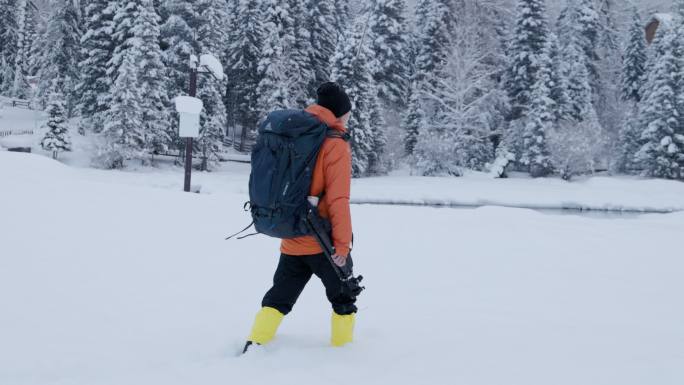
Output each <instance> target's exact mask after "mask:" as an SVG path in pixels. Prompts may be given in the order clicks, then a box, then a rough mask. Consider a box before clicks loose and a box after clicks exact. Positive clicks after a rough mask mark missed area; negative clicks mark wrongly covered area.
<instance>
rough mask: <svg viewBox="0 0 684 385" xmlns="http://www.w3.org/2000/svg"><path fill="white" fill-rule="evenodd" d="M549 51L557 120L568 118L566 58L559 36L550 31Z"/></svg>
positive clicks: (552, 95) (550, 85)
mask: <svg viewBox="0 0 684 385" xmlns="http://www.w3.org/2000/svg"><path fill="white" fill-rule="evenodd" d="M547 51H548V52H549V58H550V60H551V67H550V71H551V83H549V88H550V90H551V99H553V101H554V102H555V104H556V106H555V108H554V116H555V120H556V121H559V120H563V119H568V118H569V114H568V109H569V95H568V84H567V83H568V81H567V79H566V78H565V75H564V74H563V71H562V68H563V65H564V60H565V58H564V57H563V55H562V54H561V52H560V45H559V42H558V36H556V34H555V33H553V32H549V39H548V41H547Z"/></svg>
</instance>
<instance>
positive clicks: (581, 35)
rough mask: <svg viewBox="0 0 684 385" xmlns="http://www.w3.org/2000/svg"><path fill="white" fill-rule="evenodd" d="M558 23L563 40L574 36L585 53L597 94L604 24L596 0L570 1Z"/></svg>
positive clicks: (599, 80) (594, 93)
mask: <svg viewBox="0 0 684 385" xmlns="http://www.w3.org/2000/svg"><path fill="white" fill-rule="evenodd" d="M558 24H559V25H558V30H559V36H562V37H563V41H566V42H567V41H569V40H568V39H567V38H568V37H569V36H573V39H574V43H575V44H578V45H579V47H580V48H581V50H582V52H583V53H584V55H585V57H586V59H585V60H584V62H585V65H586V66H587V71H588V72H589V76H590V83H589V84H590V85H591V86H592V92H593V95H597V94H598V91H599V90H600V89H601V78H600V74H599V61H600V56H599V54H598V47H599V34H600V33H601V29H602V26H601V22H600V17H599V13H598V11H597V10H596V5H595V2H594V0H572V1H569V2H568V4H567V6H566V8H565V9H563V11H562V12H561V17H560V18H559V20H558ZM563 49H564V48H562V50H563Z"/></svg>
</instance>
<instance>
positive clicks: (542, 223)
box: [0, 152, 684, 385]
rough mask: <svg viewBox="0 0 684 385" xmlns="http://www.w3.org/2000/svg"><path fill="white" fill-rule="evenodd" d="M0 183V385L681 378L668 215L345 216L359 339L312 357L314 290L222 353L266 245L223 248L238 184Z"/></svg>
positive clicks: (682, 285)
mask: <svg viewBox="0 0 684 385" xmlns="http://www.w3.org/2000/svg"><path fill="white" fill-rule="evenodd" d="M231 167H238V166H237V165H236V166H231ZM0 175H1V176H2V180H1V181H0V202H2V205H1V206H0V384H3V385H4V384H11V385H14V384H41V385H45V384H84V385H85V384H87V385H95V384H117V385H121V384H141V385H142V384H144V385H149V384H164V385H173V384H298V385H307V384H316V385H318V384H348V383H350V382H354V383H359V384H469V385H476V384H491V385H500V384H506V385H514V384H521V385H523V384H524V385H534V384H540V385H542V384H543V385H548V384H554V385H562V384H568V385H578V384H601V385H606V384H615V385H618V384H619V385H630V384H635V385H636V384H658V385H670V384H672V385H675V384H677V385H679V384H681V383H683V382H684V349H682V346H684V310H683V309H682V306H681V293H682V292H684V280H682V276H683V275H684V260H683V259H682V243H681V236H682V233H683V232H684V213H676V214H668V215H655V214H654V215H643V216H639V217H635V218H628V219H610V220H596V219H591V218H584V217H576V216H553V215H544V214H540V213H537V212H535V211H531V210H523V209H512V208H495V207H485V208H480V209H473V210H451V209H435V208H424V207H390V206H382V207H379V206H367V205H362V206H353V208H352V211H353V218H354V228H355V233H356V235H357V236H356V240H357V242H356V250H355V254H354V255H355V262H356V265H357V271H358V272H360V273H362V274H363V275H365V276H366V278H367V281H366V285H367V287H368V290H367V291H366V292H364V294H363V295H362V297H361V298H360V301H359V307H360V312H359V315H358V323H357V330H356V342H355V343H353V344H351V345H350V346H347V347H345V348H342V349H335V348H331V347H329V346H328V345H327V342H328V338H329V316H330V309H329V305H328V304H327V303H326V301H325V297H324V293H323V288H322V285H321V284H320V283H318V282H317V281H315V280H313V281H312V282H311V283H310V284H309V287H308V288H307V290H305V292H304V294H303V295H302V298H301V299H300V301H299V303H298V304H297V306H296V307H295V309H294V311H293V313H291V315H289V316H288V317H287V318H286V320H285V321H284V323H283V325H282V327H281V330H280V333H279V335H278V337H277V339H276V340H275V341H274V343H273V344H271V345H268V346H266V347H265V349H263V350H262V351H257V352H255V353H256V354H253V355H250V356H247V357H237V356H236V352H237V351H238V350H239V348H240V347H241V344H242V343H243V341H244V337H245V336H246V334H247V333H248V331H249V327H250V325H251V322H252V319H253V317H254V314H255V313H256V311H257V310H258V308H259V302H260V300H261V297H262V295H263V294H264V292H265V290H266V289H267V288H268V285H269V281H270V279H271V275H272V273H273V270H274V268H275V264H276V261H277V259H276V257H277V255H276V251H277V241H275V240H272V239H268V238H264V237H253V238H250V239H246V240H243V241H230V242H226V241H224V240H223V238H224V236H225V235H226V234H227V233H229V232H231V231H233V230H236V229H239V228H241V226H242V225H244V224H246V221H247V220H248V218H247V217H246V216H245V214H244V213H243V212H242V210H241V203H242V202H243V201H244V200H245V194H244V191H245V190H244V185H242V184H244V181H245V180H244V175H243V173H242V172H240V171H239V170H238V172H234V171H232V170H230V169H229V170H227V171H223V172H221V173H215V174H198V175H197V179H198V180H199V181H200V182H202V183H203V184H204V185H206V186H207V187H206V188H205V190H208V191H207V192H208V193H205V194H200V195H197V194H185V193H182V192H180V191H178V190H179V189H180V188H179V187H180V184H181V180H179V178H180V173H179V172H176V173H172V172H171V171H168V170H167V171H159V172H152V171H148V172H145V173H126V172H104V171H96V170H87V169H77V168H69V167H66V166H64V165H61V164H59V163H57V162H54V161H51V160H49V159H47V158H44V157H40V156H36V155H24V154H11V153H6V152H0ZM231 175H232V176H233V179H229V176H231ZM172 176H173V178H172ZM172 179H173V183H172ZM219 180H220V181H219ZM521 183H522V182H521ZM357 186H358V184H357V185H355V186H354V188H356V187H357ZM658 194H659V192H657V191H654V192H653V194H651V195H658Z"/></svg>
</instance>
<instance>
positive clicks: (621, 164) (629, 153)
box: [613, 107, 643, 173]
mask: <svg viewBox="0 0 684 385" xmlns="http://www.w3.org/2000/svg"><path fill="white" fill-rule="evenodd" d="M637 118H638V115H637V111H636V107H635V108H634V109H632V110H631V111H630V112H629V113H628V115H627V118H626V119H625V123H624V125H623V127H622V129H621V130H620V132H619V133H618V143H617V149H616V159H615V161H614V165H613V166H614V168H615V169H616V170H617V171H618V172H623V173H630V172H633V171H634V170H636V169H637V168H638V167H639V165H638V164H637V163H636V162H635V154H636V153H637V152H638V151H639V149H640V148H641V133H642V132H643V130H642V129H640V127H639V121H638V119H637Z"/></svg>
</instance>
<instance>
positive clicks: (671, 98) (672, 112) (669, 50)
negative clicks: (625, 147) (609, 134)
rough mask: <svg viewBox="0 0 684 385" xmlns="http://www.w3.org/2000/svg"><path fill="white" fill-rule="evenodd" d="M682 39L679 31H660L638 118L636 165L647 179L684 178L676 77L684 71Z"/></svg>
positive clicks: (672, 29)
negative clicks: (638, 139) (638, 135)
mask: <svg viewBox="0 0 684 385" xmlns="http://www.w3.org/2000/svg"><path fill="white" fill-rule="evenodd" d="M680 39H681V37H680V36H679V34H678V32H677V29H676V28H663V29H661V30H660V31H658V34H657V36H656V39H655V41H654V42H653V45H654V49H653V50H652V56H651V58H650V59H649V63H648V64H649V65H648V67H649V68H650V70H649V72H648V76H647V80H646V82H645V84H644V87H643V95H642V99H641V103H640V105H639V112H638V118H637V119H638V120H637V121H638V124H639V126H640V127H642V128H643V132H642V134H641V138H640V144H641V148H640V149H639V151H638V152H637V154H636V156H635V161H636V162H637V163H638V164H639V165H640V166H641V168H642V169H643V170H644V173H645V174H646V175H649V176H654V177H660V178H668V179H678V178H682V166H683V165H684V133H683V132H682V129H681V127H682V124H681V121H682V117H681V115H680V111H679V108H678V95H679V93H680V92H681V84H678V82H677V78H678V76H677V75H674V74H680V73H681V71H682V57H681V49H682V47H681V42H680Z"/></svg>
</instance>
